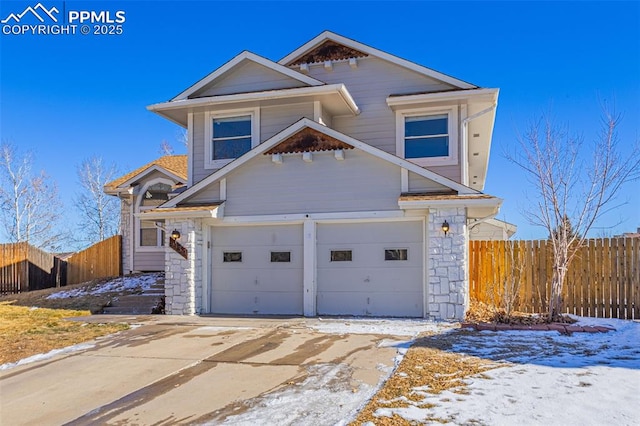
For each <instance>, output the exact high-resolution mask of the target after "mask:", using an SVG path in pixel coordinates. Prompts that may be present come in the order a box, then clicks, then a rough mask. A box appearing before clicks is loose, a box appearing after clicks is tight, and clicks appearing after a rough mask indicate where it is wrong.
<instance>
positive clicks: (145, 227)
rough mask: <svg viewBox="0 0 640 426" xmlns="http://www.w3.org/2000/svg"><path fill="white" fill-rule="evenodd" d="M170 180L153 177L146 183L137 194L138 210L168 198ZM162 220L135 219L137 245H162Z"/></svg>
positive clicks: (149, 207)
mask: <svg viewBox="0 0 640 426" xmlns="http://www.w3.org/2000/svg"><path fill="white" fill-rule="evenodd" d="M171 190H172V182H171V181H169V180H167V179H154V180H153V181H151V182H149V183H147V184H146V185H145V186H144V187H143V190H142V191H141V192H140V195H139V196H138V198H139V200H138V212H144V211H145V210H151V209H154V208H155V207H157V206H159V205H161V204H162V203H164V202H165V201H167V200H168V199H169V193H170V192H171ZM163 225H164V221H163V220H152V221H146V220H140V219H138V220H137V230H138V231H137V240H138V246H139V247H141V248H142V247H146V248H149V249H151V248H159V247H163V246H164V240H165V235H164V230H163V229H162V226H163Z"/></svg>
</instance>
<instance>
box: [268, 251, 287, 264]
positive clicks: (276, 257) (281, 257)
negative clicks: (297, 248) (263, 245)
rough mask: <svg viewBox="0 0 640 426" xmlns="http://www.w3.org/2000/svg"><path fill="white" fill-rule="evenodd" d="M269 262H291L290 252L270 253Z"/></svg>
mask: <svg viewBox="0 0 640 426" xmlns="http://www.w3.org/2000/svg"><path fill="white" fill-rule="evenodd" d="M271 261H272V262H291V252H290V251H272V252H271Z"/></svg>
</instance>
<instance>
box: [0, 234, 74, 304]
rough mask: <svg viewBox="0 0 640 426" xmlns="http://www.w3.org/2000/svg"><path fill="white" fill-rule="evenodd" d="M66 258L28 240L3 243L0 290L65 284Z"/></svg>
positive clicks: (15, 290) (14, 290) (6, 292)
mask: <svg viewBox="0 0 640 426" xmlns="http://www.w3.org/2000/svg"><path fill="white" fill-rule="evenodd" d="M64 280H65V276H64V262H63V261H61V260H60V259H59V258H57V257H56V256H54V255H53V254H51V253H47V252H46V251H43V250H40V249H38V248H36V247H33V246H31V245H29V244H28V243H15V244H0V294H8V293H20V292H23V291H29V290H40V289H43V288H49V287H56V286H60V285H64Z"/></svg>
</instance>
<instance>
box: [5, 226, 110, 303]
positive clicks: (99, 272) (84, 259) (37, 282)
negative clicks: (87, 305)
mask: <svg viewBox="0 0 640 426" xmlns="http://www.w3.org/2000/svg"><path fill="white" fill-rule="evenodd" d="M121 253H122V238H121V237H120V236H119V235H116V236H113V237H111V238H108V239H106V240H104V241H101V242H99V243H97V244H94V245H93V246H91V247H89V248H88V249H86V250H83V251H81V252H78V253H75V254H73V255H72V256H70V257H69V258H67V259H66V260H62V259H60V258H59V257H57V256H55V255H53V254H51V253H47V252H45V251H42V250H40V249H37V248H35V247H33V246H31V245H29V244H28V243H15V244H0V294H13V293H22V292H25V291H31V290H40V289H44V288H50V287H60V286H65V285H68V284H77V283H81V282H85V281H90V280H93V279H96V278H104V277H113V276H119V275H122V268H121V265H122V262H121V258H122V255H121Z"/></svg>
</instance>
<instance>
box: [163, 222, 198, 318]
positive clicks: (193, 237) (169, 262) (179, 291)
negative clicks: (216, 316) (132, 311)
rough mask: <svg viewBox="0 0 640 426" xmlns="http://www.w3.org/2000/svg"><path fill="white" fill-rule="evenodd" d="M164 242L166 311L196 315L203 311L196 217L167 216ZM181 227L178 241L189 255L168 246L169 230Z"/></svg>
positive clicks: (168, 312)
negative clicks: (176, 217)
mask: <svg viewBox="0 0 640 426" xmlns="http://www.w3.org/2000/svg"><path fill="white" fill-rule="evenodd" d="M165 226H166V228H167V232H166V238H167V241H166V242H165V284H164V294H165V311H166V313H167V314H169V315H195V314H199V313H201V311H202V294H203V288H202V252H203V244H204V238H203V235H204V232H203V229H204V228H203V225H202V221H201V220H199V219H167V221H166V222H165ZM174 229H177V230H178V231H180V239H179V240H178V242H179V243H180V244H181V245H182V246H184V247H185V248H186V249H187V253H188V259H185V258H184V257H182V256H180V255H179V254H178V253H176V252H175V251H174V250H173V249H171V248H170V247H169V236H170V235H171V231H173V230H174Z"/></svg>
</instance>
